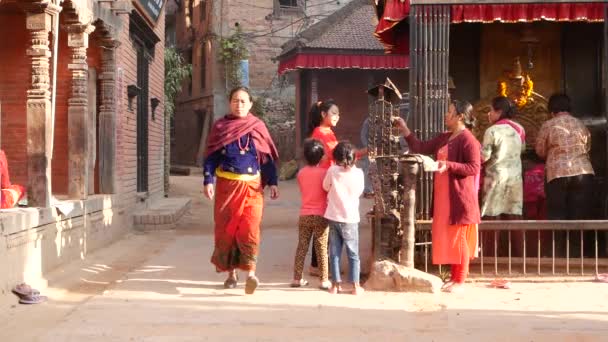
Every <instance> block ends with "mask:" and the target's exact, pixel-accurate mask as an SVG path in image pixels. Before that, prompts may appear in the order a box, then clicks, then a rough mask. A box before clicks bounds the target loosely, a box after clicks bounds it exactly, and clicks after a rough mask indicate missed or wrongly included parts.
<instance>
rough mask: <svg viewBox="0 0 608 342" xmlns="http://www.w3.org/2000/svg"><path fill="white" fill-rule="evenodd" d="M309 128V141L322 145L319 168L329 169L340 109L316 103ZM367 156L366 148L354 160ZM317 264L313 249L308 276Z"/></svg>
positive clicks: (329, 103) (331, 103) (332, 104)
mask: <svg viewBox="0 0 608 342" xmlns="http://www.w3.org/2000/svg"><path fill="white" fill-rule="evenodd" d="M308 119H309V126H308V135H309V138H311V139H316V140H319V141H320V142H321V143H322V144H323V150H324V152H325V155H324V156H323V159H321V162H320V163H319V167H320V168H323V169H329V167H330V166H332V165H334V164H335V163H334V160H333V157H332V155H333V152H334V149H335V148H336V145H338V138H337V137H336V134H335V133H334V131H333V128H334V127H336V125H338V121H340V108H338V105H337V104H336V102H335V101H334V100H332V99H328V100H325V101H318V102H316V103H315V104H313V105H312V108H311V109H310V112H309V113H308ZM366 154H367V148H364V149H361V150H357V151H355V156H356V159H359V158H360V157H361V156H364V155H366ZM318 267H319V266H318V262H317V254H316V251H315V249H314V248H313V249H312V257H311V260H310V269H309V273H310V275H318V274H319V269H318Z"/></svg>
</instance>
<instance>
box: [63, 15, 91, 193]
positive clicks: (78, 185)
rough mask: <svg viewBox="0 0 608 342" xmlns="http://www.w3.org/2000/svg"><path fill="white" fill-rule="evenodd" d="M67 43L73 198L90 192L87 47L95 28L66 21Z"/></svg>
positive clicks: (70, 176) (70, 171) (71, 190)
mask: <svg viewBox="0 0 608 342" xmlns="http://www.w3.org/2000/svg"><path fill="white" fill-rule="evenodd" d="M66 29H67V31H68V46H69V47H70V52H71V63H70V64H68V69H69V70H71V71H72V94H71V96H70V98H69V100H68V145H69V155H70V158H69V162H68V176H69V186H68V194H69V196H70V198H71V199H85V198H87V195H88V194H89V189H88V187H89V176H91V177H93V176H94V175H89V161H88V158H89V154H88V153H87V151H88V147H89V146H88V141H89V124H88V121H89V120H88V107H87V102H88V91H87V85H88V84H87V79H88V65H87V47H88V46H89V34H90V33H91V32H93V30H94V29H95V27H94V26H91V25H81V24H71V25H67V26H66Z"/></svg>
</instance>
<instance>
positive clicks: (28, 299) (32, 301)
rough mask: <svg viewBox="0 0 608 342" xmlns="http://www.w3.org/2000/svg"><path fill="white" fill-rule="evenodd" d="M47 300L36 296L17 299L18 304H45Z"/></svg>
mask: <svg viewBox="0 0 608 342" xmlns="http://www.w3.org/2000/svg"><path fill="white" fill-rule="evenodd" d="M47 300H48V298H47V297H46V296H41V295H37V294H31V295H28V296H23V297H21V298H19V304H40V303H43V302H46V301H47Z"/></svg>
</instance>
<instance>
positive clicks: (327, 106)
mask: <svg viewBox="0 0 608 342" xmlns="http://www.w3.org/2000/svg"><path fill="white" fill-rule="evenodd" d="M308 116H309V119H310V125H309V134H310V138H312V139H316V140H319V141H320V142H321V143H322V144H323V150H324V152H325V154H324V156H323V159H321V162H320V163H319V167H321V168H324V169H328V168H329V167H330V166H331V165H332V164H333V163H334V161H333V158H332V152H333V151H334V148H336V145H338V138H336V134H335V133H334V131H333V128H334V127H336V125H337V124H338V121H340V108H338V105H336V103H335V102H334V100H327V101H319V102H317V103H315V104H314V105H313V106H312V108H311V109H310V113H309V114H308Z"/></svg>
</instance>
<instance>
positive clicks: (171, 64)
mask: <svg viewBox="0 0 608 342" xmlns="http://www.w3.org/2000/svg"><path fill="white" fill-rule="evenodd" d="M190 75H192V64H187V63H186V61H185V60H184V58H183V57H182V56H181V55H180V54H179V53H178V52H177V50H175V49H174V48H167V49H165V114H169V116H172V115H173V113H174V111H175V97H176V96H177V94H178V93H179V92H180V91H181V90H182V81H183V80H184V79H186V78H188V77H190Z"/></svg>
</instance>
